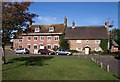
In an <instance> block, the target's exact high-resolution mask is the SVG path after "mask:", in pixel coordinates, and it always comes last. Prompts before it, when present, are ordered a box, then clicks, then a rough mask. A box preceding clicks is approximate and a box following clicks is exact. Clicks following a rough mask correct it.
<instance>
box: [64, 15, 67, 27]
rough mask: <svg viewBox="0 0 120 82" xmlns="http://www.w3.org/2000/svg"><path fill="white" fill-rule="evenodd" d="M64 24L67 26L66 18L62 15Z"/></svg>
mask: <svg viewBox="0 0 120 82" xmlns="http://www.w3.org/2000/svg"><path fill="white" fill-rule="evenodd" d="M64 25H65V26H66V27H67V18H66V17H64Z"/></svg>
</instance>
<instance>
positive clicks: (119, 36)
mask: <svg viewBox="0 0 120 82" xmlns="http://www.w3.org/2000/svg"><path fill="white" fill-rule="evenodd" d="M110 33H111V37H112V38H113V39H114V40H115V42H117V44H118V45H119V46H120V29H112V31H111V32H110Z"/></svg>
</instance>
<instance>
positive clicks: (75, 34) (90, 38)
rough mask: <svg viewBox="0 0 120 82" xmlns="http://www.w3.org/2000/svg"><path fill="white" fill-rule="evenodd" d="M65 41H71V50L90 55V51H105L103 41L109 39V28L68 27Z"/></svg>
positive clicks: (73, 24) (73, 25)
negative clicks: (102, 46) (101, 45)
mask: <svg viewBox="0 0 120 82" xmlns="http://www.w3.org/2000/svg"><path fill="white" fill-rule="evenodd" d="M65 39H67V40H69V44H70V49H71V50H77V51H80V52H84V53H85V54H89V52H90V51H96V52H98V51H103V49H102V48H101V47H100V43H101V40H102V39H108V26H107V22H106V25H105V26H75V23H74V21H73V23H72V27H67V28H66V31H65Z"/></svg>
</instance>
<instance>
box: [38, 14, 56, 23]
mask: <svg viewBox="0 0 120 82" xmlns="http://www.w3.org/2000/svg"><path fill="white" fill-rule="evenodd" d="M37 20H38V21H39V22H40V23H43V24H51V23H57V18H55V17H49V16H48V17H42V16H39V17H38V18H37Z"/></svg>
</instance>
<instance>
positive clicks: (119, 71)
mask: <svg viewBox="0 0 120 82" xmlns="http://www.w3.org/2000/svg"><path fill="white" fill-rule="evenodd" d="M83 57H84V56H83ZM86 57H87V58H88V59H91V58H94V59H96V60H97V61H98V62H99V63H100V62H102V63H103V68H104V69H106V68H107V65H109V66H110V71H111V72H112V73H113V74H114V75H117V76H120V60H117V59H115V58H114V56H112V55H96V56H92V55H89V56H86Z"/></svg>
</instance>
